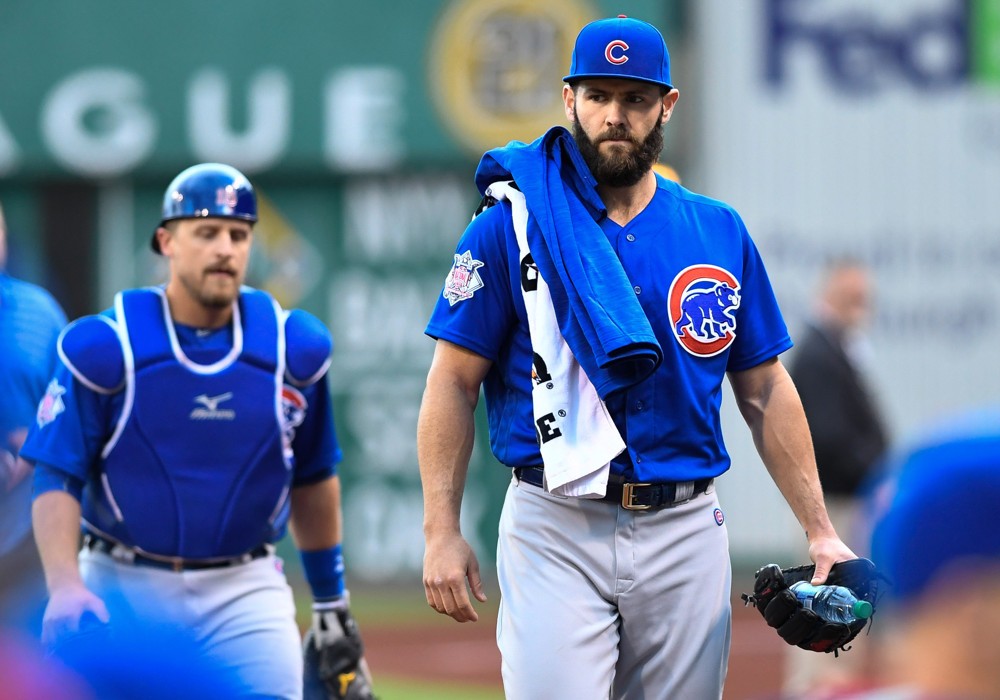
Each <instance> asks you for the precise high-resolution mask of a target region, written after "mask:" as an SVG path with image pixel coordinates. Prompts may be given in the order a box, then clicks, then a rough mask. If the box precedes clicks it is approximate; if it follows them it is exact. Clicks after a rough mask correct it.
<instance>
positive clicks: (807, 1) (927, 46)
mask: <svg viewBox="0 0 1000 700" xmlns="http://www.w3.org/2000/svg"><path fill="white" fill-rule="evenodd" d="M901 5H902V3H900V4H896V3H892V4H891V6H892V8H893V10H894V11H893V12H891V13H889V12H887V11H885V7H886V6H883V5H881V4H880V3H870V2H864V3H845V2H843V0H763V6H764V21H765V27H764V41H765V46H764V78H765V81H766V82H767V83H768V84H769V85H771V86H774V87H783V86H785V85H786V84H787V83H788V81H789V80H790V74H791V71H792V66H793V65H796V64H797V63H799V62H800V61H801V59H802V58H803V57H804V56H805V55H807V54H811V59H810V60H812V61H813V65H818V67H819V70H820V74H821V75H822V76H823V77H824V78H825V79H826V80H827V81H828V83H829V84H830V85H831V86H832V87H833V88H834V89H836V90H838V91H841V92H845V93H851V94H856V95H870V94H873V93H877V92H879V91H881V90H883V89H886V88H888V87H890V86H899V85H904V86H908V87H911V88H913V89H916V90H940V89H942V88H950V87H955V86H959V85H962V84H964V83H966V82H968V81H970V80H974V81H976V82H981V81H990V82H1000V9H998V3H996V2H994V1H993V0H937V2H933V3H929V2H927V1H926V0H925V1H923V2H910V3H909V5H910V9H908V10H906V9H905V7H906V6H905V5H903V6H902V8H901ZM901 9H904V11H902V12H901V11H900V10H901ZM880 10H881V11H880Z"/></svg>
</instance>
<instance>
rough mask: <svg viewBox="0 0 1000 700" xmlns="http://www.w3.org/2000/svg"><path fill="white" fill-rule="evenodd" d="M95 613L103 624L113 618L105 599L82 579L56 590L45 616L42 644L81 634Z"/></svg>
mask: <svg viewBox="0 0 1000 700" xmlns="http://www.w3.org/2000/svg"><path fill="white" fill-rule="evenodd" d="M91 616H93V617H95V618H97V622H98V623H101V624H108V622H110V621H111V615H110V614H109V613H108V609H107V607H106V606H105V605H104V601H103V600H101V599H100V598H98V597H97V596H96V595H94V594H93V593H91V592H90V591H89V590H87V588H86V586H84V585H83V584H82V583H81V584H79V585H73V586H65V587H62V588H59V589H56V590H54V591H53V592H52V595H51V597H50V598H49V604H48V605H47V606H46V607H45V615H44V617H43V618H42V644H44V645H45V646H47V647H49V648H52V647H55V646H56V645H58V644H59V643H60V642H62V641H64V640H65V639H66V638H68V637H70V636H72V635H75V634H79V633H80V632H82V631H84V629H83V627H84V623H85V621H86V620H88V619H90V617H91Z"/></svg>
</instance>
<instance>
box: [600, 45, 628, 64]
mask: <svg viewBox="0 0 1000 700" xmlns="http://www.w3.org/2000/svg"><path fill="white" fill-rule="evenodd" d="M615 49H621V51H619V52H617V55H616V52H615ZM626 51H628V44H626V43H625V42H624V41H622V40H621V39H615V40H614V41H612V42H611V43H610V44H608V45H607V46H605V47H604V58H606V59H608V63H614V64H615V65H621V64H622V63H625V61H627V60H628V56H626V55H625V52H626Z"/></svg>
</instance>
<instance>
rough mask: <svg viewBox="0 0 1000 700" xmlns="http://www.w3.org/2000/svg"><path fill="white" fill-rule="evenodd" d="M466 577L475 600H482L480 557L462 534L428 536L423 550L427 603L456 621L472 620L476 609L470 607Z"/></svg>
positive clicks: (483, 595) (484, 598) (483, 598)
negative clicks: (477, 556)
mask: <svg viewBox="0 0 1000 700" xmlns="http://www.w3.org/2000/svg"><path fill="white" fill-rule="evenodd" d="M466 580H468V582H469V588H471V589H472V595H473V596H475V598H476V600H478V601H479V602H481V603H485V602H486V593H485V592H484V591H483V580H482V578H481V577H480V575H479V560H478V559H477V558H476V555H475V553H474V552H473V551H472V547H470V546H469V543H468V542H467V541H466V540H465V538H464V537H462V535H461V534H459V533H454V534H449V535H442V536H437V537H433V538H430V537H429V538H428V539H427V545H426V549H425V551H424V593H425V594H426V595H427V604H428V605H430V606H431V607H432V608H434V609H435V610H437V611H438V612H439V613H441V614H442V615H448V616H449V617H451V618H454V619H455V620H457V621H458V622H475V621H476V620H478V619H479V613H477V612H476V610H475V608H473V607H472V601H471V600H470V599H469V590H468V589H467V588H466V585H465V582H466Z"/></svg>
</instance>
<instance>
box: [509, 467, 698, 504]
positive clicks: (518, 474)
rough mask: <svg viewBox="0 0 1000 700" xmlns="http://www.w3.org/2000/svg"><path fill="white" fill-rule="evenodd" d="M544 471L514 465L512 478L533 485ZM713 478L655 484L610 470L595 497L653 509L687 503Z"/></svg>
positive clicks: (539, 468)
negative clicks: (604, 489) (604, 487)
mask: <svg viewBox="0 0 1000 700" xmlns="http://www.w3.org/2000/svg"><path fill="white" fill-rule="evenodd" d="M543 474H544V472H543V471H542V468H541V467H515V468H514V478H516V479H517V480H518V481H524V482H526V483H529V484H531V485H533V486H539V487H541V486H542V479H543ZM713 481H715V480H714V479H698V480H697V481H668V482H663V483H659V484H645V483H632V482H628V481H624V480H622V478H621V477H620V476H616V475H614V474H612V475H611V476H610V478H609V479H608V491H607V493H606V494H605V496H604V498H599V499H595V500H600V501H608V502H611V503H617V504H619V505H620V506H621V507H622V508H625V509H627V510H654V509H656V508H670V507H672V506H676V505H679V504H681V503H687V502H688V501H690V500H691V499H692V498H694V497H695V496H697V495H698V494H702V493H705V492H706V491H707V490H708V487H709V486H711V485H712V482H713Z"/></svg>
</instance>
